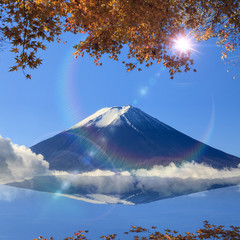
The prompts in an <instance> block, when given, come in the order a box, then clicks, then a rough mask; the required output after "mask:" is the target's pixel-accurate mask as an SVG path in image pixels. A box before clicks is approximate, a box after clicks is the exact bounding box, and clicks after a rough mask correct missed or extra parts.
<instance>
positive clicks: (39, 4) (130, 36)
mask: <svg viewBox="0 0 240 240" xmlns="http://www.w3.org/2000/svg"><path fill="white" fill-rule="evenodd" d="M0 7H1V8H0V20H1V22H0V31H1V32H2V33H3V36H4V37H5V38H6V39H8V40H9V41H10V43H11V45H12V49H11V51H12V52H14V53H15V54H16V58H15V60H16V65H15V66H13V67H12V68H11V70H10V71H14V70H17V69H19V68H22V69H25V68H26V67H29V68H32V69H34V68H37V67H38V66H39V65H40V64H41V63H42V60H41V59H40V58H39V57H38V54H37V53H38V50H39V49H43V50H45V49H46V45H45V42H46V41H48V42H53V41H55V40H56V41H58V42H60V39H59V36H60V35H61V34H62V33H63V32H71V33H73V34H86V35H87V37H86V39H85V40H84V41H80V42H79V43H78V44H77V45H76V46H74V49H75V52H74V53H73V54H74V55H75V56H76V57H78V56H83V55H84V53H87V54H89V55H90V56H91V57H93V58H94V62H95V63H96V64H97V65H102V63H101V57H102V55H103V54H107V55H109V57H110V58H112V59H114V60H118V59H119V55H120V53H121V51H122V49H123V47H124V46H125V45H126V46H128V56H127V59H126V60H125V61H124V62H123V63H124V64H125V65H126V67H127V69H128V70H132V69H135V68H138V69H139V70H141V65H143V66H145V67H149V66H151V65H152V64H153V63H154V62H157V63H160V62H162V63H163V64H164V66H165V67H166V68H168V69H169V72H170V75H171V77H172V76H173V75H174V73H176V72H181V71H189V70H190V68H191V65H193V60H192V59H191V57H190V51H188V52H184V53H181V52H177V51H174V50H173V44H174V40H175V39H176V38H177V37H179V36H185V35H187V36H191V37H193V38H195V39H196V40H197V41H201V40H207V39H209V38H212V37H217V38H218V41H217V44H218V45H223V46H224V47H225V50H226V51H224V52H223V58H225V57H227V51H231V50H233V49H234V48H236V47H237V46H239V42H240V41H239V39H240V37H239V32H240V21H239V19H240V1H239V0H214V1H212V0H161V1H156V0H0ZM139 66H140V67H139ZM28 77H30V76H29V75H28Z"/></svg>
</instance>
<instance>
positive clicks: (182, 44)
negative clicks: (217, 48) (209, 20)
mask: <svg viewBox="0 0 240 240" xmlns="http://www.w3.org/2000/svg"><path fill="white" fill-rule="evenodd" d="M174 49H176V50H177V51H178V52H180V53H187V52H189V51H190V50H192V43H191V40H190V39H189V38H187V37H180V38H177V39H175V40H174Z"/></svg>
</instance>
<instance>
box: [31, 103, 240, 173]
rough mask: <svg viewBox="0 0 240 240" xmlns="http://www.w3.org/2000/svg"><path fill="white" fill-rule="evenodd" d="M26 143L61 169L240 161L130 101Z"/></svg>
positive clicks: (233, 164)
mask: <svg viewBox="0 0 240 240" xmlns="http://www.w3.org/2000/svg"><path fill="white" fill-rule="evenodd" d="M31 149H32V151H34V152H35V153H41V154H42V155H43V156H44V158H45V159H46V160H47V161H48V162H49V163H50V168H51V169H57V170H65V171H74V170H78V171H79V170H80V171H87V170H92V169H96V168H100V169H112V170H114V169H125V170H129V169H133V168H150V167H152V166H153V165H156V164H158V165H167V164H169V163H170V162H174V163H176V164H180V163H181V162H183V161H193V160H194V161H196V162H198V163H201V162H204V163H207V164H209V165H212V166H213V167H215V168H223V167H237V165H238V164H239V163H240V158H238V157H235V156H232V155H229V154H227V153H224V152H222V151H219V150H217V149H214V148H212V147H210V146H208V145H205V144H204V143H201V142H199V141H196V140H194V139H193V138H191V137H188V136H187V135H185V134H183V133H180V132H179V131H177V130H175V129H173V128H171V127H169V126H167V125H166V124H164V123H162V122H160V121H158V120H157V119H155V118H153V117H151V116H149V115H148V114H146V113H144V112H142V111H141V110H139V109H137V108H134V107H131V106H124V107H112V108H104V109H101V110H99V111H98V112H96V113H95V114H93V115H91V116H90V117H88V118H86V119H84V120H83V121H81V122H80V123H78V124H76V125H75V126H73V127H72V128H70V129H68V130H66V131H64V132H62V133H60V134H58V135H56V136H54V137H52V138H49V139H47V140H45V141H42V142H40V143H38V144H36V145H34V146H33V147H31Z"/></svg>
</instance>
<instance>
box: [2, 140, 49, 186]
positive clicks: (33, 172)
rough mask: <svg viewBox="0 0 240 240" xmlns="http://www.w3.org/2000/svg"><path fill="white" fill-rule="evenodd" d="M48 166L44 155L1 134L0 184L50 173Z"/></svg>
mask: <svg viewBox="0 0 240 240" xmlns="http://www.w3.org/2000/svg"><path fill="white" fill-rule="evenodd" d="M48 168H49V164H48V162H46V161H44V159H43V156H42V155H40V154H39V155H36V154H35V153H33V152H32V151H31V149H29V148H26V147H25V146H18V145H16V144H13V143H12V142H11V141H10V139H5V138H3V137H2V136H0V184H5V183H9V182H16V181H23V180H24V179H31V178H33V177H34V176H37V175H43V174H46V173H48Z"/></svg>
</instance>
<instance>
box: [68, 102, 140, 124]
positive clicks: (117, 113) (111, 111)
mask: <svg viewBox="0 0 240 240" xmlns="http://www.w3.org/2000/svg"><path fill="white" fill-rule="evenodd" d="M136 109H137V108H134V107H132V106H130V105H126V106H123V107H117V106H115V107H106V108H102V109H100V110H98V111H97V112H95V113H94V114H92V115H90V116H89V117H87V118H85V119H84V120H82V121H81V122H79V123H77V124H76V125H74V126H73V127H71V128H70V129H76V128H80V127H90V126H91V127H107V126H109V125H110V124H114V125H119V124H120V117H121V116H123V115H124V114H126V113H127V112H128V111H134V110H136ZM137 110H138V109H137ZM139 111H140V110H139Z"/></svg>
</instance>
